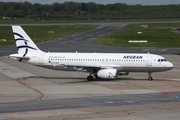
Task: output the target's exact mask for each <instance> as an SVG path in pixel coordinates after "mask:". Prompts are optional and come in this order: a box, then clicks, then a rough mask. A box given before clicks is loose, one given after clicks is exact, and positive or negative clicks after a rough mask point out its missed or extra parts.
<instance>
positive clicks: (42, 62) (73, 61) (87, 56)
mask: <svg viewBox="0 0 180 120" xmlns="http://www.w3.org/2000/svg"><path fill="white" fill-rule="evenodd" d="M28 62H30V63H31V64H34V65H37V66H42V67H47V68H50V69H55V70H59V69H61V70H62V68H67V67H71V68H73V69H74V70H81V69H80V68H81V67H82V68H84V67H85V68H87V69H88V67H89V68H91V67H93V68H96V67H97V68H101V69H103V68H113V69H117V70H118V71H119V72H161V71H166V70H170V69H172V68H173V64H172V63H170V62H168V61H166V60H165V58H164V57H162V56H159V55H154V54H128V53H121V54H115V53H113V54H111V53H44V52H43V53H40V54H31V59H29V60H28ZM65 70H66V69H65Z"/></svg>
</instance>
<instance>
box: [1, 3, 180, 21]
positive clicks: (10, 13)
mask: <svg viewBox="0 0 180 120" xmlns="http://www.w3.org/2000/svg"><path fill="white" fill-rule="evenodd" d="M179 10H180V4H179V5H175V4H172V5H139V4H137V5H127V4H125V3H115V4H107V5H104V4H96V3H94V2H88V3H84V2H81V3H79V2H72V1H71V2H64V3H58V2H55V3H53V4H39V3H34V4H32V3H30V2H28V1H26V2H0V17H1V18H3V17H11V18H25V19H45V20H48V19H59V20H119V19H161V18H162V19H164V18H180V12H179ZM1 18H0V19H1Z"/></svg>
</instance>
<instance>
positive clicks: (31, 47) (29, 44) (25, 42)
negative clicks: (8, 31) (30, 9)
mask: <svg viewBox="0 0 180 120" xmlns="http://www.w3.org/2000/svg"><path fill="white" fill-rule="evenodd" d="M12 30H13V33H14V39H15V42H16V47H17V51H18V53H19V54H22V55H23V57H25V56H26V55H27V54H28V53H31V52H41V50H40V49H39V48H38V47H37V46H36V45H35V44H34V42H33V41H32V40H31V38H30V37H29V36H28V35H27V34H26V32H25V31H24V30H23V29H22V28H21V26H12Z"/></svg>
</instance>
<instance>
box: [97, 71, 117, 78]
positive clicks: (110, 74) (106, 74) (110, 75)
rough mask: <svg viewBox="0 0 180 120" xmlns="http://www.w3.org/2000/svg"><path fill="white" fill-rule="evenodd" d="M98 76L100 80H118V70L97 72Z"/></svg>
mask: <svg viewBox="0 0 180 120" xmlns="http://www.w3.org/2000/svg"><path fill="white" fill-rule="evenodd" d="M97 76H98V77H99V78H104V79H114V78H117V70H116V69H102V70H99V71H98V72H97Z"/></svg>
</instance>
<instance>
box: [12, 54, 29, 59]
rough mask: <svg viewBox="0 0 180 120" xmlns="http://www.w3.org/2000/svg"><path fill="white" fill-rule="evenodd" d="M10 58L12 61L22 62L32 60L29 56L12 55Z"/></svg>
mask: <svg viewBox="0 0 180 120" xmlns="http://www.w3.org/2000/svg"><path fill="white" fill-rule="evenodd" d="M9 58H11V59H16V60H17V59H18V60H20V59H21V60H22V59H30V57H28V56H23V54H11V55H9Z"/></svg>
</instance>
